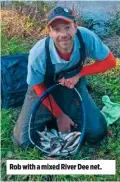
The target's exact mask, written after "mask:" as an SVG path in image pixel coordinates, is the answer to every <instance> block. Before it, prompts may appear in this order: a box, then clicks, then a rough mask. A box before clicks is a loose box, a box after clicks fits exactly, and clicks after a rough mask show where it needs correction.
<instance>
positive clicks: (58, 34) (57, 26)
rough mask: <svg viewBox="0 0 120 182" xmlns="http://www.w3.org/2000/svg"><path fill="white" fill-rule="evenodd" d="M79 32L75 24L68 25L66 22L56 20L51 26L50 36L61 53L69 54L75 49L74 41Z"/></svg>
mask: <svg viewBox="0 0 120 182" xmlns="http://www.w3.org/2000/svg"><path fill="white" fill-rule="evenodd" d="M76 30H77V25H76V24H75V23H67V22H66V21H64V20H56V21H54V22H53V23H52V24H51V25H50V26H49V31H50V32H49V35H50V37H52V38H53V40H54V43H55V45H56V47H57V48H58V50H59V51H61V52H69V51H71V49H72V47H73V39H74V35H75V33H76Z"/></svg>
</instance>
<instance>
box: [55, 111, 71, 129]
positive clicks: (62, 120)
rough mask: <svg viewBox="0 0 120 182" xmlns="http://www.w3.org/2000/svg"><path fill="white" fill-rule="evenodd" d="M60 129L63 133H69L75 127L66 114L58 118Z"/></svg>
mask: <svg viewBox="0 0 120 182" xmlns="http://www.w3.org/2000/svg"><path fill="white" fill-rule="evenodd" d="M57 125H58V129H59V131H61V132H68V131H70V129H71V125H72V126H74V122H73V121H72V120H71V119H70V118H69V117H68V116H67V115H66V114H64V113H62V114H60V116H58V118H57Z"/></svg>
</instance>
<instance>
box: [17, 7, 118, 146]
mask: <svg viewBox="0 0 120 182" xmlns="http://www.w3.org/2000/svg"><path fill="white" fill-rule="evenodd" d="M48 29H49V37H47V38H44V39H42V40H40V41H39V42H37V43H36V45H35V46H34V47H33V48H32V49H31V50H30V54H29V63H28V76H27V83H28V85H29V88H28V91H27V94H26V98H25V101H24V105H23V108H22V111H21V114H20V116H19V118H18V121H17V123H16V126H15V128H14V141H16V143H17V144H18V145H20V146H23V147H26V146H27V145H29V144H30V141H29V138H28V122H29V114H30V109H31V106H32V104H33V103H34V102H35V101H36V99H37V97H38V96H40V95H41V94H42V93H43V92H44V91H45V90H46V88H48V87H50V86H52V85H53V84H55V83H56V82H59V83H60V84H61V86H58V87H57V88H56V89H55V91H54V92H53V93H51V95H49V97H48V98H46V99H45V100H44V101H43V104H42V105H41V106H40V108H39V113H38V115H37V117H36V121H35V128H38V129H39V128H40V121H43V120H51V123H52V120H54V119H55V120H56V121H57V126H58V129H59V131H62V132H66V131H70V130H71V128H72V127H76V126H77V130H80V129H81V127H82V121H81V120H82V113H81V105H80V103H78V101H77V98H76V95H75V93H74V91H73V88H74V87H76V88H77V89H78V91H79V92H80V94H81V96H82V99H83V102H84V105H85V110H86V117H87V125H86V129H85V138H86V140H87V141H88V142H92V143H95V142H98V141H100V140H101V139H102V138H103V137H104V136H105V134H106V122H105V119H104V117H103V116H102V114H101V113H100V110H99V109H98V107H97V106H96V104H95V103H94V101H93V99H92V97H91V95H90V94H89V92H88V90H87V87H86V80H85V76H88V75H92V74H98V73H101V72H105V71H106V70H109V69H111V68H113V67H115V65H116V61H115V58H114V56H113V54H112V52H111V51H110V50H109V48H108V47H107V46H106V45H105V44H104V43H103V42H102V41H101V40H100V39H99V37H98V36H97V35H96V34H95V33H94V32H92V31H90V30H88V29H87V28H84V27H79V26H77V23H76V19H75V15H74V12H73V11H72V10H70V9H67V8H62V7H56V8H54V9H52V10H51V11H50V12H49V14H48ZM87 57H90V58H92V59H93V60H95V62H94V63H92V64H84V63H85V59H86V58H87ZM83 64H84V65H83ZM43 116H44V117H43ZM31 131H33V130H32V129H31Z"/></svg>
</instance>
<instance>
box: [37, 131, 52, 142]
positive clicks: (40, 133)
mask: <svg viewBox="0 0 120 182" xmlns="http://www.w3.org/2000/svg"><path fill="white" fill-rule="evenodd" d="M37 133H38V134H39V135H40V137H42V138H44V139H45V140H47V141H50V138H49V137H48V136H45V135H44V134H43V133H42V132H40V131H37Z"/></svg>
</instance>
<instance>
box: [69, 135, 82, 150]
mask: <svg viewBox="0 0 120 182" xmlns="http://www.w3.org/2000/svg"><path fill="white" fill-rule="evenodd" d="M79 141H80V136H79V137H78V138H77V139H76V140H75V142H74V143H73V145H71V146H70V147H68V149H70V148H73V147H75V146H76V145H77V144H78V143H79Z"/></svg>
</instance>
